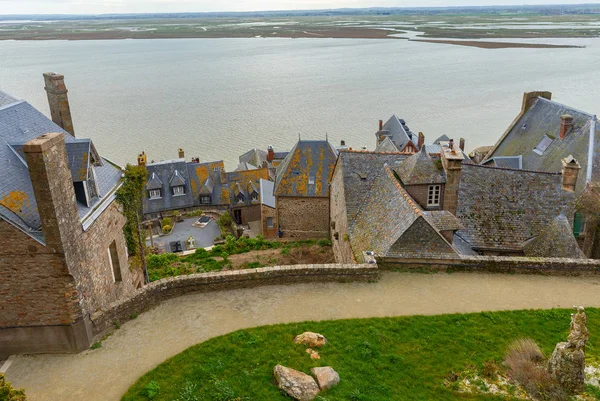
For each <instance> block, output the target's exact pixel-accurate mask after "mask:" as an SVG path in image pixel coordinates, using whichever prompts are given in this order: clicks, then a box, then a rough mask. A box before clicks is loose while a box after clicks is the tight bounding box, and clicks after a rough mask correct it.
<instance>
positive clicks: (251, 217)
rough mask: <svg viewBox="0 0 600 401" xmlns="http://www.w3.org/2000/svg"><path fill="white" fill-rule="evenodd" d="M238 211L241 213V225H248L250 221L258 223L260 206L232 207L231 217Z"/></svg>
mask: <svg viewBox="0 0 600 401" xmlns="http://www.w3.org/2000/svg"><path fill="white" fill-rule="evenodd" d="M236 210H240V211H241V213H242V221H241V224H248V223H249V222H251V221H260V205H259V204H256V205H252V206H245V205H244V206H241V207H235V206H234V207H233V209H232V211H231V215H232V216H235V214H234V212H235V211H236Z"/></svg>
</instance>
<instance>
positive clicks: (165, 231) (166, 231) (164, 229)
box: [162, 224, 171, 234]
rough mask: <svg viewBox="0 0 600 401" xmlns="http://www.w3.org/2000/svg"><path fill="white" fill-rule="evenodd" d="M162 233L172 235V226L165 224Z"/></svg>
mask: <svg viewBox="0 0 600 401" xmlns="http://www.w3.org/2000/svg"><path fill="white" fill-rule="evenodd" d="M162 232H163V234H168V233H170V232H171V226H170V225H168V224H165V225H164V226H163V227H162Z"/></svg>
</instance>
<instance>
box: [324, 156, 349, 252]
mask: <svg viewBox="0 0 600 401" xmlns="http://www.w3.org/2000/svg"><path fill="white" fill-rule="evenodd" d="M343 180H344V172H343V170H342V165H341V163H339V164H338V165H337V166H336V168H335V172H334V173H333V178H332V179H331V187H330V188H331V193H330V195H329V196H330V215H331V233H332V234H331V244H332V248H333V254H334V256H335V261H336V262H337V263H354V262H355V259H354V255H353V253H352V247H351V246H350V241H349V240H347V238H348V237H347V235H348V213H347V210H346V197H345V194H344V183H343ZM336 233H337V235H336ZM336 237H337V238H336Z"/></svg>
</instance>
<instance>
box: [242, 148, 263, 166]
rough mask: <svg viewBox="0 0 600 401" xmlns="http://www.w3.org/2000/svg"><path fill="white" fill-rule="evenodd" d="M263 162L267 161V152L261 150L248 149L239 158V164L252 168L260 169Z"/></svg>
mask: <svg viewBox="0 0 600 401" xmlns="http://www.w3.org/2000/svg"><path fill="white" fill-rule="evenodd" d="M263 161H267V152H266V151H264V150H261V149H250V150H249V151H247V152H246V153H244V154H243V155H241V156H240V157H239V162H240V164H242V163H247V164H250V165H252V166H254V167H262V163H263ZM246 170H247V169H246Z"/></svg>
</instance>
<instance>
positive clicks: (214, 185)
mask: <svg viewBox="0 0 600 401" xmlns="http://www.w3.org/2000/svg"><path fill="white" fill-rule="evenodd" d="M224 169H225V164H224V163H223V161H222V160H218V161H214V162H206V163H193V162H189V163H187V170H188V183H189V186H190V189H191V191H190V192H191V193H192V196H193V198H194V203H197V202H199V201H200V195H203V196H204V195H210V196H211V201H212V204H213V205H222V204H229V201H228V199H229V188H228V187H227V186H226V179H222V178H224V176H225V174H223V177H222V174H221V172H222V171H224ZM224 192H225V193H226V194H227V196H225V197H224V196H223V193H224Z"/></svg>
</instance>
